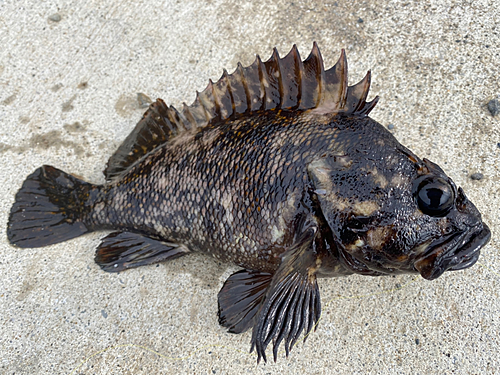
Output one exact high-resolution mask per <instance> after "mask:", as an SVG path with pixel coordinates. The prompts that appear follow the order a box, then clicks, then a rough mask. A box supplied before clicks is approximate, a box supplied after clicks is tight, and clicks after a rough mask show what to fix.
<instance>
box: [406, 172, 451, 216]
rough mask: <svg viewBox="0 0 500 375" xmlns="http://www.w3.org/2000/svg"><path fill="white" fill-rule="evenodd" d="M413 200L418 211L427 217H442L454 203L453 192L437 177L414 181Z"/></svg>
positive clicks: (448, 184) (443, 180)
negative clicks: (416, 204)
mask: <svg viewBox="0 0 500 375" xmlns="http://www.w3.org/2000/svg"><path fill="white" fill-rule="evenodd" d="M414 186H415V187H416V189H415V191H414V195H415V198H416V200H417V203H418V207H419V208H420V210H421V211H422V212H423V213H424V214H426V215H429V216H438V217H439V216H444V215H446V214H447V213H448V211H450V209H451V207H452V206H453V202H454V201H455V192H454V191H453V187H452V186H451V185H450V183H449V182H448V181H446V180H445V179H443V178H441V177H437V176H427V177H422V178H420V179H417V180H416V181H415V185H414Z"/></svg>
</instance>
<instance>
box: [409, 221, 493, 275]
mask: <svg viewBox="0 0 500 375" xmlns="http://www.w3.org/2000/svg"><path fill="white" fill-rule="evenodd" d="M490 238H491V231H490V229H489V227H488V226H487V225H486V224H485V223H481V224H480V225H478V226H476V227H473V228H471V229H470V230H468V231H467V232H464V233H460V234H455V235H453V236H450V237H448V238H447V239H446V240H445V241H443V240H442V239H440V240H439V241H435V242H434V244H431V245H430V246H429V249H427V251H426V252H425V255H424V256H423V257H421V258H420V259H418V260H417V261H415V263H414V267H415V270H417V271H418V272H419V273H420V275H422V277H423V278H424V279H427V280H434V279H436V278H438V277H439V276H441V275H442V274H443V273H444V272H445V271H458V270H463V269H466V268H469V267H471V266H473V265H474V264H475V263H476V262H477V260H478V258H479V255H480V250H481V248H483V247H484V246H485V245H486V244H487V243H488V241H489V240H490ZM436 242H439V243H436Z"/></svg>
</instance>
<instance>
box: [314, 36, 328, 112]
mask: <svg viewBox="0 0 500 375" xmlns="http://www.w3.org/2000/svg"><path fill="white" fill-rule="evenodd" d="M311 55H314V57H315V58H316V61H317V65H318V67H317V69H318V75H317V77H318V98H317V101H316V106H317V105H319V103H320V102H321V96H322V95H323V93H324V91H325V82H326V79H325V67H324V64H323V56H321V52H320V51H319V47H318V45H317V44H316V42H314V43H313V49H312V51H311Z"/></svg>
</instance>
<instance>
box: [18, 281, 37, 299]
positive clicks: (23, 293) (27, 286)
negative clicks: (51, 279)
mask: <svg viewBox="0 0 500 375" xmlns="http://www.w3.org/2000/svg"><path fill="white" fill-rule="evenodd" d="M34 288H35V286H34V284H32V283H30V282H29V281H27V280H24V281H23V285H22V286H21V290H20V291H19V294H18V295H17V297H16V299H17V300H18V301H23V300H24V299H25V298H26V297H27V296H28V294H29V293H30V292H31V291H32V290H33V289H34Z"/></svg>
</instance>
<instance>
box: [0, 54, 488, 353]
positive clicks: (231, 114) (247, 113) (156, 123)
mask: <svg viewBox="0 0 500 375" xmlns="http://www.w3.org/2000/svg"><path fill="white" fill-rule="evenodd" d="M369 86H370V73H368V74H367V75H366V76H365V78H364V79H363V80H362V81H361V82H359V83H358V84H356V85H354V86H348V84H347V62H346V58H345V53H344V51H342V54H341V57H340V59H339V61H338V62H337V64H336V65H335V66H334V67H333V68H331V69H329V70H327V71H325V70H324V68H323V62H322V58H321V54H320V53H319V49H318V48H317V46H316V44H314V47H313V50H312V52H311V54H310V55H309V57H308V58H307V59H306V60H304V61H302V60H301V59H300V56H299V53H298V50H297V48H296V47H295V46H294V48H293V49H292V51H291V52H290V53H289V54H288V55H287V56H286V57H284V58H283V59H281V58H280V57H279V55H278V53H277V51H276V50H275V51H274V53H273V55H272V57H271V59H269V60H268V61H266V62H262V61H261V60H260V58H259V57H258V56H257V58H256V60H255V62H254V63H253V64H252V65H250V66H249V67H246V68H243V67H242V66H241V65H238V68H237V69H236V70H235V72H234V73H233V74H231V75H229V74H227V72H226V71H224V74H223V76H222V77H221V79H220V80H219V81H218V82H216V83H212V82H211V81H210V83H209V85H208V87H207V89H205V90H204V91H203V92H202V93H198V94H197V98H196V100H195V102H194V103H193V104H192V105H191V106H187V105H184V106H183V109H182V110H181V111H177V110H176V109H175V108H173V107H168V106H166V105H165V103H164V102H163V101H162V100H160V99H158V100H157V101H156V102H155V103H153V104H152V105H151V106H150V108H149V110H148V111H147V112H146V113H145V114H144V116H143V118H142V119H141V121H140V122H139V123H138V124H137V126H136V127H135V129H134V130H133V132H132V133H131V134H130V135H129V136H128V137H127V139H126V140H125V141H124V142H123V144H122V145H121V146H120V147H119V149H118V150H117V151H116V152H115V154H114V155H113V156H112V157H111V158H110V160H109V162H108V165H107V168H106V170H105V172H104V173H105V176H106V180H107V183H106V184H104V185H102V186H97V185H92V184H89V183H86V182H83V181H81V180H79V179H78V178H76V177H74V176H71V175H69V174H67V173H65V172H62V171H60V170H57V169H56V168H54V167H51V166H43V167H41V168H39V169H37V170H36V171H35V172H34V173H32V174H31V175H30V176H28V178H27V179H26V181H25V182H24V184H23V186H22V188H21V189H20V191H19V192H18V193H17V195H16V202H15V203H14V205H13V207H12V210H11V215H10V218H9V224H8V228H7V233H8V237H9V240H10V241H11V242H12V243H13V244H16V245H18V246H20V247H39V246H45V245H49V244H53V243H57V242H61V241H64V240H68V239H70V238H73V237H76V236H79V235H81V234H83V233H86V232H88V231H93V230H100V229H113V230H115V232H113V233H111V234H109V235H108V236H106V237H105V238H103V240H102V243H101V244H100V245H99V247H98V249H97V252H96V258H95V260H96V262H97V263H98V264H99V265H100V266H101V267H102V268H103V269H104V270H106V271H111V272H116V271H121V270H124V269H127V268H131V267H137V266H140V265H146V264H151V263H155V262H158V261H164V260H168V259H173V258H176V257H179V256H182V255H185V254H188V253H190V252H203V253H207V254H210V255H212V256H214V257H215V258H217V259H220V260H222V261H226V262H232V263H234V264H236V265H239V266H241V267H243V268H244V269H243V270H241V271H238V272H236V273H234V274H233V275H231V276H230V277H229V278H228V280H227V281H226V282H225V284H224V286H223V288H222V289H221V291H220V292H219V296H218V302H219V322H220V324H222V325H223V326H225V327H227V328H228V329H229V331H230V332H233V333H241V332H244V331H246V330H248V329H250V328H252V329H253V332H252V350H253V349H255V350H256V352H257V355H258V360H260V359H261V358H263V359H264V360H266V347H267V346H268V345H269V344H270V343H271V342H273V355H274V359H275V360H276V357H277V350H278V347H279V346H280V343H281V342H284V346H285V351H286V354H287V355H288V353H289V350H290V349H291V348H292V347H293V345H294V344H295V342H296V341H297V340H298V338H299V337H300V335H301V334H302V333H304V334H305V335H306V336H307V334H308V333H309V332H310V331H311V329H312V328H313V326H315V323H317V322H318V320H319V317H320V313H321V303H320V296H319V289H318V286H317V278H319V277H333V276H342V275H348V274H351V273H358V274H363V275H372V276H377V275H384V274H395V273H417V272H418V273H420V274H421V275H422V276H423V277H424V278H426V279H430V280H431V279H435V278H437V277H439V276H440V275H441V274H443V272H445V271H447V270H459V269H464V268H467V267H470V266H472V265H473V264H474V263H475V262H476V261H477V259H478V257H479V250H480V249H481V248H482V247H483V246H484V245H485V244H486V243H487V242H488V240H489V238H490V231H489V229H488V226H487V225H486V224H484V223H483V222H482V220H481V215H480V213H479V212H478V210H477V209H476V208H475V206H474V205H473V204H472V203H471V202H470V201H468V199H467V197H466V196H465V194H464V192H463V191H462V189H461V188H457V187H456V186H455V184H454V183H453V181H452V180H451V179H450V178H449V177H448V176H446V174H445V173H444V171H443V170H442V169H441V168H439V166H437V165H436V164H434V163H432V162H431V161H429V160H427V159H423V160H421V159H419V158H418V157H417V156H416V155H414V154H413V153H412V152H411V151H409V150H408V149H406V148H405V147H404V146H402V145H401V144H399V142H398V141H397V140H396V139H395V138H394V137H393V136H392V135H391V134H390V133H389V132H388V131H387V130H386V129H385V128H384V127H383V126H381V125H380V124H378V123H377V122H375V121H373V120H372V119H370V118H369V117H368V113H369V112H370V111H371V110H372V109H373V107H374V106H375V104H376V103H377V98H375V99H374V100H373V101H371V102H366V98H367V95H368V90H369Z"/></svg>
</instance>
